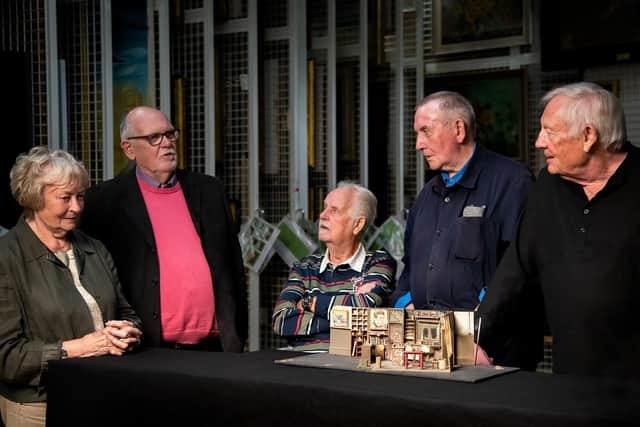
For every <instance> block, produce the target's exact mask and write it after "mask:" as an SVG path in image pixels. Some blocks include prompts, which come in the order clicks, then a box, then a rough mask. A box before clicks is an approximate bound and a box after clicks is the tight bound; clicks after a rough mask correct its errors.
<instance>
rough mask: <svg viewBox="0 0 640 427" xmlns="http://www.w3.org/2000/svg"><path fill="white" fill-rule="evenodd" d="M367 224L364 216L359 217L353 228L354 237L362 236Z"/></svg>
mask: <svg viewBox="0 0 640 427" xmlns="http://www.w3.org/2000/svg"><path fill="white" fill-rule="evenodd" d="M366 224H367V220H366V219H365V218H364V217H363V216H360V217H358V219H356V225H355V226H354V227H353V235H354V236H357V235H358V234H360V233H361V232H362V230H363V229H364V226H365V225H366Z"/></svg>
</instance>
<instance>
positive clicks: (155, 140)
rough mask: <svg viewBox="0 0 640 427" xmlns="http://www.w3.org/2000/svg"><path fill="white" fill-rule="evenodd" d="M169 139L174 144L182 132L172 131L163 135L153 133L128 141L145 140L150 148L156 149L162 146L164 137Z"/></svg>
mask: <svg viewBox="0 0 640 427" xmlns="http://www.w3.org/2000/svg"><path fill="white" fill-rule="evenodd" d="M163 136H164V137H165V138H167V139H168V140H169V141H171V142H174V141H175V140H176V139H178V136H180V131H179V130H178V129H171V130H168V131H166V132H162V133H152V134H150V135H140V136H130V137H128V138H126V139H144V140H145V141H147V142H148V143H149V145H150V146H152V147H155V146H156V145H160V144H161V143H162V137H163Z"/></svg>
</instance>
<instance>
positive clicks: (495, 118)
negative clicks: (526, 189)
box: [424, 70, 527, 164]
mask: <svg viewBox="0 0 640 427" xmlns="http://www.w3.org/2000/svg"><path fill="white" fill-rule="evenodd" d="M424 87H425V94H431V93H434V92H438V91H441V90H450V91H454V92H458V93H460V94H461V95H463V96H465V97H466V98H467V99H468V100H469V101H470V102H471V104H472V105H473V109H474V110H475V112H476V125H477V126H476V128H477V129H476V142H477V143H478V144H480V145H482V146H484V147H486V148H488V149H490V150H492V151H495V152H497V153H500V154H503V155H505V156H507V157H511V158H512V159H514V160H518V161H520V162H523V163H524V164H526V162H527V147H526V126H525V123H526V120H525V117H527V115H526V113H527V112H526V106H527V99H526V98H527V95H526V94H527V91H526V72H525V70H512V71H499V72H492V73H473V74H463V75H456V76H452V77H447V76H443V77H436V78H426V79H425V83H424Z"/></svg>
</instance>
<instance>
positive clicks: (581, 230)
mask: <svg viewBox="0 0 640 427" xmlns="http://www.w3.org/2000/svg"><path fill="white" fill-rule="evenodd" d="M578 231H579V232H581V233H586V231H587V229H586V228H584V227H579V228H578Z"/></svg>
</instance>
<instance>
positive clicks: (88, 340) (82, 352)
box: [63, 329, 122, 357]
mask: <svg viewBox="0 0 640 427" xmlns="http://www.w3.org/2000/svg"><path fill="white" fill-rule="evenodd" d="M63 346H64V349H65V350H66V351H67V354H68V357H93V356H103V355H105V354H117V353H118V352H119V351H120V350H119V349H118V348H114V347H113V344H111V341H110V340H109V338H108V337H107V334H106V332H105V330H104V329H100V330H99V331H95V332H91V333H89V334H87V335H85V336H83V337H82V338H77V339H75V340H69V341H65V342H63ZM120 354H122V351H120Z"/></svg>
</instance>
